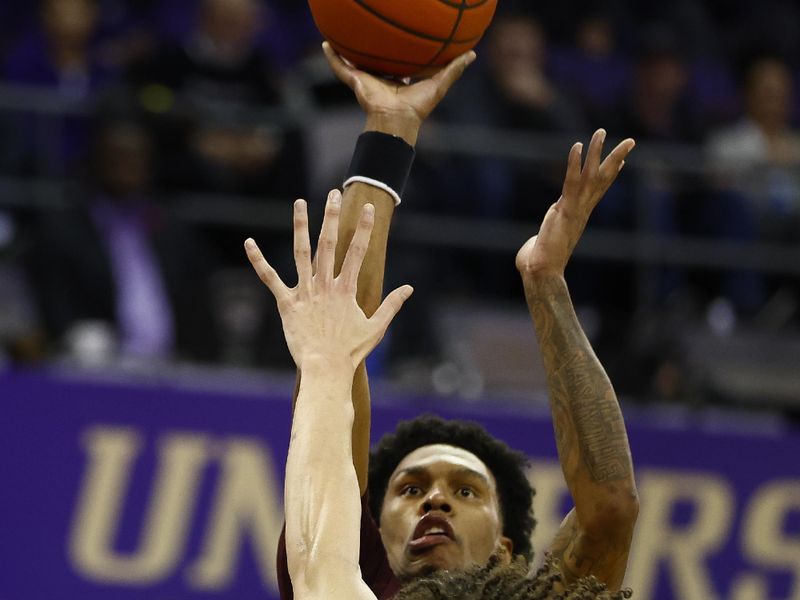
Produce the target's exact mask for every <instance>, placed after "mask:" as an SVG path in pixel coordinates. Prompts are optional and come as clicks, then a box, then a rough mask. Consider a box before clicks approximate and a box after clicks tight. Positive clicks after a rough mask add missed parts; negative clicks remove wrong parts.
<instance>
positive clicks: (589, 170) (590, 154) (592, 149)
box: [581, 129, 606, 186]
mask: <svg viewBox="0 0 800 600" xmlns="http://www.w3.org/2000/svg"><path fill="white" fill-rule="evenodd" d="M605 141H606V130H605V129H598V130H597V131H595V132H594V135H593V136H592V141H591V142H589V150H588V151H587V152H586V163H585V164H584V165H583V172H582V173H581V183H582V185H586V186H590V185H591V182H592V181H593V180H594V179H595V178H596V177H597V175H598V173H599V171H600V158H601V156H602V154H603V142H605Z"/></svg>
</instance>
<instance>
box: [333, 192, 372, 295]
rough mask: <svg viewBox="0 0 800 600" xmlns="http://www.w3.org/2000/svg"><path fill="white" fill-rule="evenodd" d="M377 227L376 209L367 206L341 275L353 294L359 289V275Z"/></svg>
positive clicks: (351, 241)
mask: <svg viewBox="0 0 800 600" xmlns="http://www.w3.org/2000/svg"><path fill="white" fill-rule="evenodd" d="M374 225H375V207H374V206H373V205H372V204H365V205H364V208H363V209H362V211H361V218H360V219H359V220H358V225H357V227H356V231H355V233H354V234H353V239H352V240H350V247H349V248H348V249H347V254H346V255H345V257H344V263H343V264H342V271H341V273H340V275H339V278H340V279H341V281H342V283H344V285H345V286H346V287H347V289H348V290H349V291H351V292H353V293H355V292H356V288H357V287H358V274H359V273H360V272H361V265H362V264H363V263H364V257H365V256H366V255H367V249H368V248H369V240H370V237H371V236H372V228H373V226H374Z"/></svg>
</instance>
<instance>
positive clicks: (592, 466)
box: [525, 275, 635, 515]
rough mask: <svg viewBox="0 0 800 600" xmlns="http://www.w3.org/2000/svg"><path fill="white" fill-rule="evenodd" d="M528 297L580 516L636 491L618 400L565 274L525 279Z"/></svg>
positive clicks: (568, 478) (560, 450)
mask: <svg viewBox="0 0 800 600" xmlns="http://www.w3.org/2000/svg"><path fill="white" fill-rule="evenodd" d="M525 296H526V300H527V302H528V308H529V310H530V313H531V316H532V318H533V322H534V327H535V329H536V335H537V338H538V340H539V346H540V348H541V353H542V357H543V360H544V366H545V371H546V373H547V381H548V388H549V392H550V404H551V408H552V412H553V425H554V428H555V433H556V442H557V445H558V453H559V458H560V460H561V465H562V468H563V470H564V476H565V478H566V481H567V485H568V486H569V488H570V491H571V492H572V496H573V499H574V500H575V503H576V508H577V510H578V513H579V515H580V513H581V512H583V511H589V510H591V507H593V506H603V502H602V500H603V499H604V498H609V499H610V500H611V501H617V500H619V499H622V500H623V502H624V501H625V495H624V494H623V495H622V496H620V495H619V494H618V493H615V491H616V492H619V491H620V490H622V489H625V488H627V489H628V492H629V493H628V496H629V497H632V496H633V495H634V494H635V488H634V482H633V466H632V462H631V455H630V449H629V446H628V438H627V434H626V431H625V424H624V421H623V418H622V412H621V411H620V407H619V403H618V402H617V397H616V394H615V392H614V389H613V387H612V385H611V382H610V381H609V378H608V376H607V374H606V372H605V370H604V369H603V366H602V365H601V364H600V361H599V360H598V359H597V356H596V355H595V353H594V351H593V350H592V347H591V345H590V343H589V340H588V339H587V338H586V336H585V334H584V332H583V330H582V328H581V326H580V323H579V322H578V319H577V316H576V315H575V311H574V309H573V306H572V302H571V300H570V297H569V292H568V290H567V285H566V283H565V281H564V279H563V277H559V276H554V275H551V276H544V277H538V278H526V279H525Z"/></svg>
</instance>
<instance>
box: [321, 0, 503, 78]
mask: <svg viewBox="0 0 800 600" xmlns="http://www.w3.org/2000/svg"><path fill="white" fill-rule="evenodd" d="M308 3H309V5H310V6H311V14H312V15H313V16H314V22H315V23H316V24H317V28H318V29H319V30H320V32H321V33H322V35H323V36H324V37H325V39H327V40H328V42H330V44H331V46H333V48H334V50H336V51H337V52H338V53H339V54H341V55H342V56H343V57H345V58H346V59H348V60H349V61H350V62H352V63H353V64H355V65H357V66H358V67H360V68H362V69H364V70H367V71H372V72H375V73H383V74H387V75H399V76H402V77H406V76H410V75H415V74H417V73H420V72H421V71H424V70H425V69H427V68H429V67H436V66H441V65H445V64H447V63H449V62H450V61H451V60H452V59H454V58H455V57H456V56H458V55H459V54H463V53H464V52H466V51H467V50H469V49H471V48H472V47H473V46H474V45H475V44H477V43H478V41H479V40H480V39H481V37H482V36H483V32H484V31H486V28H487V27H488V26H489V23H490V22H491V21H492V17H493V16H494V11H495V8H496V7H497V0H309V1H308Z"/></svg>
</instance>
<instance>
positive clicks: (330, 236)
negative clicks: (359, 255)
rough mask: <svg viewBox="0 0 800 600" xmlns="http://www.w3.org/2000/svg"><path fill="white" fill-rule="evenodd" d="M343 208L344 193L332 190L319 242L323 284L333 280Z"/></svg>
mask: <svg viewBox="0 0 800 600" xmlns="http://www.w3.org/2000/svg"><path fill="white" fill-rule="evenodd" d="M341 209H342V194H341V192H340V191H339V190H331V191H330V193H329V194H328V202H327V203H326V204H325V218H324V219H323V220H322V230H321V231H320V234H319V243H318V244H317V275H316V276H317V277H319V278H320V281H321V282H322V283H323V285H329V284H330V283H331V282H332V281H333V264H334V261H335V254H336V241H337V240H338V238H339V214H340V213H341Z"/></svg>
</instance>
